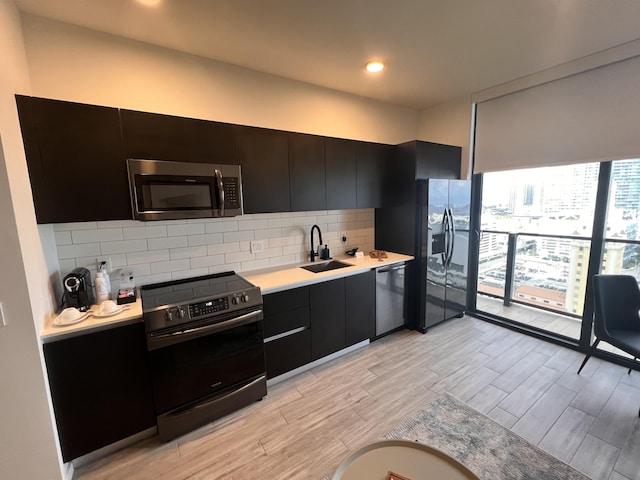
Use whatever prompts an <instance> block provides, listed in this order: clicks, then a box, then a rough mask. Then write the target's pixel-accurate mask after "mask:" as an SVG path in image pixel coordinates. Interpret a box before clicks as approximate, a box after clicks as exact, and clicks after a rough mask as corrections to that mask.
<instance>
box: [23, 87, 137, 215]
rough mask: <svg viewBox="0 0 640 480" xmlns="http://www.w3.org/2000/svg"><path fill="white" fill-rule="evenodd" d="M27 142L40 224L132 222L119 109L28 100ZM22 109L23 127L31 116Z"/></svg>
mask: <svg viewBox="0 0 640 480" xmlns="http://www.w3.org/2000/svg"><path fill="white" fill-rule="evenodd" d="M23 100H24V101H21V102H20V103H30V104H31V111H30V114H31V118H30V119H29V118H25V120H26V122H28V123H30V128H29V127H27V128H26V130H24V131H23V135H25V134H26V135H27V136H29V137H32V136H33V135H34V134H35V136H36V138H35V143H36V144H37V147H38V148H37V149H36V148H33V144H34V141H33V140H34V139H33V138H30V139H29V140H26V139H25V146H26V148H25V151H26V153H27V163H28V165H29V175H30V176H31V185H32V189H33V190H34V205H35V210H36V217H37V220H38V223H56V222H83V221H95V220H122V219H128V218H131V204H130V202H129V186H128V180H127V167H126V163H125V161H124V155H123V151H122V141H121V138H120V122H119V116H118V110H117V109H115V108H108V107H99V106H95V105H83V104H79V103H71V102H61V101H58V100H48V99H44V98H31V99H30V100H26V99H23ZM25 111H26V110H25V108H24V105H22V107H21V108H20V116H21V124H22V122H23V118H22V117H23V114H24V112H25Z"/></svg>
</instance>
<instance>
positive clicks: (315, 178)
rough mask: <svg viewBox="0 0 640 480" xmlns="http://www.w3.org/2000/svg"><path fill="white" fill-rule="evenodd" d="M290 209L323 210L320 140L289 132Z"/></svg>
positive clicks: (322, 169)
mask: <svg viewBox="0 0 640 480" xmlns="http://www.w3.org/2000/svg"><path fill="white" fill-rule="evenodd" d="M288 137H289V182H290V189H291V210H292V211H294V212H301V211H308V210H326V208H327V202H326V190H325V152H324V149H325V144H324V138H323V137H318V136H315V135H304V134H302V133H289V134H288Z"/></svg>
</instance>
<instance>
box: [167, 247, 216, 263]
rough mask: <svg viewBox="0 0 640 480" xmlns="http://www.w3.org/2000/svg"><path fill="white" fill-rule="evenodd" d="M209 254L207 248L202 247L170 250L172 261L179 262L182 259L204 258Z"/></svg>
mask: <svg viewBox="0 0 640 480" xmlns="http://www.w3.org/2000/svg"><path fill="white" fill-rule="evenodd" d="M206 254H207V247H206V246H205V245H201V246H198V247H184V248H172V249H171V250H169V255H170V256H171V260H179V259H181V258H193V257H203V256H205V255H206Z"/></svg>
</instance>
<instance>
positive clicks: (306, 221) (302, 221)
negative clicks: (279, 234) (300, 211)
mask: <svg viewBox="0 0 640 480" xmlns="http://www.w3.org/2000/svg"><path fill="white" fill-rule="evenodd" d="M315 223H316V217H315V216H313V217H295V218H294V219H293V225H294V226H295V225H297V226H299V227H305V228H311V226H312V225H314V224H315Z"/></svg>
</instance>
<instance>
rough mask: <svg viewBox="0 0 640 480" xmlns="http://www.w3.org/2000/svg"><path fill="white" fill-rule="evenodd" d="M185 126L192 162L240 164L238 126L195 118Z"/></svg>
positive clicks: (189, 120) (188, 155) (189, 119)
mask: <svg viewBox="0 0 640 480" xmlns="http://www.w3.org/2000/svg"><path fill="white" fill-rule="evenodd" d="M184 125H185V132H186V134H185V138H186V142H187V147H186V150H187V158H188V160H189V161H190V162H197V163H220V164H222V165H238V164H240V152H239V150H238V127H237V125H232V124H230V123H221V122H210V121H207V120H197V119H193V118H187V119H185V123H184Z"/></svg>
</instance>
